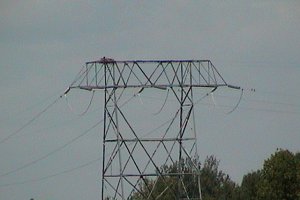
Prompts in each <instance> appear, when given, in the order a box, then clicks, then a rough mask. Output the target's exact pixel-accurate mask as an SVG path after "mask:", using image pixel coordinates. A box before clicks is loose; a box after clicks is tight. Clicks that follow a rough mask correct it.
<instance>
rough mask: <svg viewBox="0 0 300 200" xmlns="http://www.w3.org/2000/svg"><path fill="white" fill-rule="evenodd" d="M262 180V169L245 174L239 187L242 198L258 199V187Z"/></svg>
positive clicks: (248, 199)
mask: <svg viewBox="0 0 300 200" xmlns="http://www.w3.org/2000/svg"><path fill="white" fill-rule="evenodd" d="M261 180H262V172H261V170H257V171H254V172H250V173H248V174H246V175H244V177H243V180H242V184H241V186H240V189H239V196H240V199H243V200H257V199H258V189H259V185H260V182H261Z"/></svg>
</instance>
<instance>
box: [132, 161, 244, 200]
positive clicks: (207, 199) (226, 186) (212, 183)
mask: <svg viewBox="0 0 300 200" xmlns="http://www.w3.org/2000/svg"><path fill="white" fill-rule="evenodd" d="M181 165H182V169H183V171H184V172H185V173H189V172H191V171H192V170H194V168H193V167H191V164H190V161H189V160H184V161H183V162H182V163H181ZM197 166H198V167H199V168H200V163H198V164H197ZM161 170H162V171H163V172H164V173H167V174H170V176H166V177H164V178H162V177H158V178H157V179H155V180H149V179H147V186H146V184H144V183H142V184H140V185H139V190H140V191H141V193H138V192H135V193H134V194H133V196H132V198H131V199H132V200H140V199H145V197H148V196H149V195H150V194H149V191H150V190H152V189H153V191H152V193H151V195H152V197H153V198H157V199H164V200H169V199H170V200H171V199H172V200H173V199H174V198H175V196H174V195H175V193H176V191H178V189H179V186H178V181H177V177H176V176H172V175H171V174H172V173H176V172H177V171H178V162H176V163H174V164H173V165H165V166H162V167H161ZM200 179H201V190H202V197H203V200H237V199H238V198H237V196H236V190H237V185H236V184H235V183H234V182H233V181H232V180H231V179H230V177H229V176H228V175H227V174H225V173H224V172H222V171H221V170H219V161H218V160H217V159H216V158H215V157H214V156H209V157H207V158H206V160H205V162H204V164H203V167H202V168H201V170H200ZM197 181H198V179H197V176H193V175H184V177H183V182H184V185H188V186H189V187H187V188H184V189H185V190H187V193H188V195H189V196H190V197H195V196H197V195H199V191H198V187H197V185H198V184H197ZM154 186H155V188H153V187H154ZM149 187H150V190H149ZM181 189H183V188H181Z"/></svg>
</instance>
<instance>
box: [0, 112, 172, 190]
mask: <svg viewBox="0 0 300 200" xmlns="http://www.w3.org/2000/svg"><path fill="white" fill-rule="evenodd" d="M173 118H174V117H172V118H170V119H168V120H167V121H165V122H164V123H162V124H160V125H159V126H157V127H156V128H154V129H152V130H150V131H148V132H147V133H145V134H144V135H143V137H145V136H148V135H151V134H152V133H154V132H155V131H157V130H159V129H160V128H162V127H164V126H165V125H166V124H168V123H169V122H170V121H172V120H173ZM102 121H103V120H102ZM94 126H95V125H94ZM94 126H93V127H91V128H90V129H89V130H91V129H92V128H94ZM87 131H88V130H87ZM132 144H133V143H131V144H129V146H130V145H132ZM65 147H66V145H64V147H63V148H65ZM63 148H61V149H60V150H62V149H63ZM122 148H125V147H124V146H123V147H122ZM54 151H55V152H57V151H59V150H58V149H56V150H54ZM54 151H52V152H54ZM55 152H54V153H55ZM49 154H50V153H49ZM52 154H53V153H52ZM48 156H50V155H48ZM48 156H47V157H48ZM45 158H46V156H44V158H43V159H45ZM101 159H102V157H100V158H97V159H93V160H90V161H88V162H85V163H83V164H81V165H78V166H76V167H73V168H70V169H66V170H64V171H61V172H57V173H53V174H50V175H47V176H43V177H40V178H35V179H30V180H25V181H20V182H14V183H7V184H2V185H0V187H8V186H15V185H23V184H27V183H35V182H39V181H43V180H47V179H50V178H53V177H56V176H61V175H64V174H67V173H71V172H73V171H75V170H78V169H81V168H84V167H88V166H90V165H92V164H94V163H96V162H97V161H99V160H101ZM41 160H42V159H38V160H36V162H38V161H41ZM36 162H35V163H36ZM35 163H33V164H35ZM27 167H29V166H27ZM20 170H21V169H20ZM20 170H18V171H20ZM14 171H15V172H16V170H14ZM11 173H14V172H11ZM7 175H8V174H7ZM1 176H2V175H1ZM1 176H0V177H1Z"/></svg>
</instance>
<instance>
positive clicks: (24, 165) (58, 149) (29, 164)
mask: <svg viewBox="0 0 300 200" xmlns="http://www.w3.org/2000/svg"><path fill="white" fill-rule="evenodd" d="M69 91H70V88H68V89H67V90H66V91H65V92H64V95H66V94H67V93H68V92H69ZM142 91H143V89H141V90H140V91H139V92H138V93H135V94H134V95H133V96H132V97H131V98H129V99H128V100H127V101H125V102H124V103H122V104H121V105H120V107H123V106H125V105H126V104H127V103H129V102H130V101H131V100H132V99H133V98H134V97H135V96H136V95H137V94H139V93H141V92H142ZM62 96H63V95H61V96H60V98H61V97H62ZM47 108H49V106H48V107H47ZM103 121H104V119H101V120H99V121H98V122H97V123H96V124H94V125H93V126H92V127H90V128H89V129H87V130H85V131H84V132H83V133H81V134H79V135H78V136H76V137H74V138H72V139H71V140H69V141H68V142H66V143H64V144H63V145H61V146H60V147H58V148H56V149H54V150H53V151H50V152H48V153H47V154H45V155H43V156H41V157H39V158H37V159H35V160H32V161H30V162H28V163H25V164H23V165H21V166H19V167H18V168H15V169H13V170H11V171H8V172H6V173H2V174H0V177H4V176H8V175H10V174H14V173H16V172H18V171H21V170H23V169H25V168H28V167H30V166H32V165H34V164H36V163H38V162H39V161H42V160H45V159H46V158H48V157H50V156H51V155H53V154H55V153H57V152H59V151H61V150H63V149H65V148H66V147H68V146H69V145H71V144H72V143H74V142H75V141H77V140H78V139H80V138H82V137H83V136H85V135H87V134H89V133H90V132H91V131H92V130H93V129H95V128H96V127H97V126H98V125H99V124H100V123H102V122H103ZM24 183H26V182H24ZM0 186H1V185H0Z"/></svg>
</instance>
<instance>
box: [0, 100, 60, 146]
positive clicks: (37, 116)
mask: <svg viewBox="0 0 300 200" xmlns="http://www.w3.org/2000/svg"><path fill="white" fill-rule="evenodd" d="M60 98H61V96H59V97H58V98H56V99H55V100H54V101H53V102H51V103H50V104H49V105H48V106H47V107H46V108H44V109H43V110H42V111H41V112H39V113H37V114H36V115H35V116H33V118H31V119H30V120H29V121H28V122H27V123H25V124H24V125H23V126H21V127H20V128H19V129H17V130H16V131H14V132H12V133H11V134H9V135H8V136H6V137H5V138H3V139H2V140H1V141H0V144H2V143H4V142H6V141H7V140H9V139H10V138H11V137H13V136H14V135H17V134H18V133H20V132H21V131H22V130H24V129H25V128H26V127H28V126H29V125H30V124H32V123H33V122H34V121H35V120H37V119H38V118H39V117H41V116H42V114H44V113H45V112H46V111H47V110H49V109H50V108H51V107H52V106H53V105H54V104H56V103H57V102H58V100H59V99H60Z"/></svg>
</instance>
